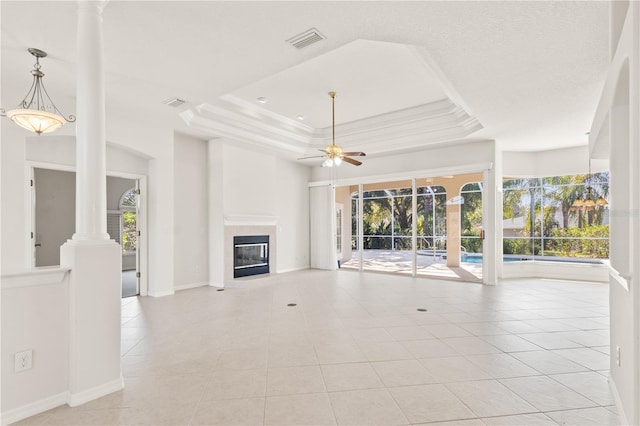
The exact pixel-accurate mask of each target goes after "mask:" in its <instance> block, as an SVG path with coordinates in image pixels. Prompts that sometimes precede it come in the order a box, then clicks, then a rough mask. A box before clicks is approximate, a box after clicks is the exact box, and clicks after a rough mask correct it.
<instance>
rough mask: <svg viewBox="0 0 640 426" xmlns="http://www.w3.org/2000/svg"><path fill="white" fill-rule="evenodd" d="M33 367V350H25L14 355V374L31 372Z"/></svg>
mask: <svg viewBox="0 0 640 426" xmlns="http://www.w3.org/2000/svg"><path fill="white" fill-rule="evenodd" d="M32 367H33V350H31V349H27V350H26V351H22V352H18V353H16V357H15V369H14V371H15V372H16V373H19V372H21V371H25V370H31V368H32Z"/></svg>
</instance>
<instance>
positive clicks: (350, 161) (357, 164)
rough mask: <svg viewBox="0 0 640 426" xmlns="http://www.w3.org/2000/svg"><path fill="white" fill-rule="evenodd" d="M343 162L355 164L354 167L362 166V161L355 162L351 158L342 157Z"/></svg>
mask: <svg viewBox="0 0 640 426" xmlns="http://www.w3.org/2000/svg"><path fill="white" fill-rule="evenodd" d="M342 161H346V162H347V163H349V164H353V165H354V166H359V165H360V164H362V163H361V162H360V161H358V160H354V159H353V158H349V157H342Z"/></svg>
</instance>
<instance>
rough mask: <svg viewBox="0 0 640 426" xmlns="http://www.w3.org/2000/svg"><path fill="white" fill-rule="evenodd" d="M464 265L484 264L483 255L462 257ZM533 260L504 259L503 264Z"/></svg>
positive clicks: (519, 258)
mask: <svg viewBox="0 0 640 426" xmlns="http://www.w3.org/2000/svg"><path fill="white" fill-rule="evenodd" d="M461 260H462V263H482V255H481V254H467V255H466V256H465V255H463V256H462V259H461ZM530 260H531V259H526V258H523V257H522V258H521V257H506V256H505V257H503V258H502V261H503V262H526V261H530Z"/></svg>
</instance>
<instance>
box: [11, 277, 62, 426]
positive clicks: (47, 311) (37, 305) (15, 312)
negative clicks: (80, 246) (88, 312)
mask: <svg viewBox="0 0 640 426" xmlns="http://www.w3.org/2000/svg"><path fill="white" fill-rule="evenodd" d="M64 277H65V275H64V272H59V271H52V272H47V271H46V270H41V271H39V273H36V274H34V275H31V276H28V277H12V276H8V275H3V276H2V308H1V312H2V370H1V374H2V424H7V423H9V422H13V421H16V420H19V419H21V418H24V417H25V416H28V415H32V414H35V413H37V412H39V411H44V410H46V409H49V408H53V407H55V406H57V405H60V404H64V403H65V402H66V392H67V390H68V382H69V380H68V379H69V359H68V346H69V285H68V281H67V280H65V279H64ZM45 325H46V326H45ZM28 349H32V350H33V368H32V369H31V370H26V371H22V372H19V373H16V372H14V355H15V353H16V352H20V351H24V350H28Z"/></svg>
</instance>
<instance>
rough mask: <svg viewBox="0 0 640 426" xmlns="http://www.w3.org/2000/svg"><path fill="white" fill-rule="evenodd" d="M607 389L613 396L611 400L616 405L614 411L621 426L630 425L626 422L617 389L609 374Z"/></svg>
mask: <svg viewBox="0 0 640 426" xmlns="http://www.w3.org/2000/svg"><path fill="white" fill-rule="evenodd" d="M608 381H609V388H610V389H611V394H612V395H613V400H614V402H615V403H616V410H617V411H618V418H619V419H620V421H621V423H620V424H623V425H628V424H630V423H629V421H628V420H627V415H626V414H625V413H624V407H623V406H622V401H621V400H620V394H619V393H618V388H616V382H615V381H614V380H613V377H611V374H609V380H608Z"/></svg>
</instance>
